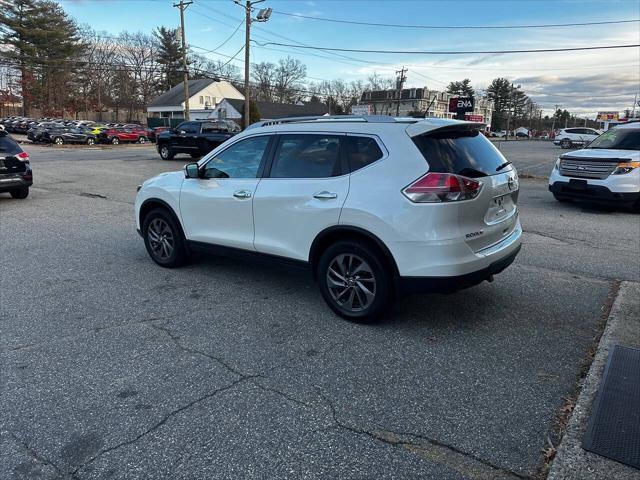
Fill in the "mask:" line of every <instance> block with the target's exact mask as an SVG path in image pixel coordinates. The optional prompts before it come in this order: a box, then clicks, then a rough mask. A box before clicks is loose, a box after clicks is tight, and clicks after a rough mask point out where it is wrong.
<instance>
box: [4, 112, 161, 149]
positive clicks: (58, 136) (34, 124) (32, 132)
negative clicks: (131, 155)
mask: <svg viewBox="0 0 640 480" xmlns="http://www.w3.org/2000/svg"><path fill="white" fill-rule="evenodd" d="M167 128H168V127H157V128H154V129H151V128H146V127H143V126H141V125H138V124H135V123H106V124H103V123H97V122H91V121H88V120H62V119H55V118H40V119H37V120H36V119H33V118H24V117H8V118H0V129H2V130H6V131H7V132H11V133H19V134H26V135H27V138H28V139H29V140H31V141H32V142H43V143H56V144H59V145H61V144H64V143H85V144H88V145H93V144H95V143H111V144H114V145H117V144H119V143H127V142H128V143H131V142H136V143H147V142H155V140H156V136H157V134H158V133H159V132H161V131H163V130H166V129H167Z"/></svg>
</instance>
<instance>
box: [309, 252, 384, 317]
mask: <svg viewBox="0 0 640 480" xmlns="http://www.w3.org/2000/svg"><path fill="white" fill-rule="evenodd" d="M378 258H379V255H376V254H375V253H374V252H372V251H371V249H370V248H369V247H368V246H366V245H364V244H361V243H359V242H355V241H341V242H337V243H335V244H333V245H331V246H330V247H329V248H327V250H325V252H324V253H323V254H322V256H321V257H320V261H319V262H318V270H317V278H318V282H319V286H320V292H321V293H322V296H323V297H324V300H325V301H326V302H327V304H328V305H329V307H330V308H331V309H332V310H333V311H334V312H335V313H337V314H338V315H340V316H341V317H343V318H346V319H347V320H351V321H354V322H371V321H374V320H376V319H377V318H378V317H379V316H380V315H381V314H382V313H384V311H385V310H387V309H388V308H389V307H390V305H391V300H392V293H391V275H390V274H389V272H388V271H387V269H386V268H385V266H384V265H383V264H382V263H381V262H380V261H379V259H378Z"/></svg>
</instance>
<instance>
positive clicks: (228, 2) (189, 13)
mask: <svg viewBox="0 0 640 480" xmlns="http://www.w3.org/2000/svg"><path fill="white" fill-rule="evenodd" d="M60 3H61V4H62V6H63V7H64V8H65V10H66V11H67V12H68V13H69V14H70V15H71V16H72V17H74V18H75V19H76V20H77V21H78V22H79V23H81V24H87V25H89V26H91V27H92V28H93V29H94V30H98V31H103V32H108V33H109V34H117V33H119V32H121V31H123V30H127V31H130V32H134V31H142V32H147V33H149V32H151V31H152V30H153V29H155V28H156V27H157V26H159V25H165V26H167V27H176V26H178V25H179V22H180V17H179V11H178V9H177V8H174V7H173V6H172V5H173V3H174V2H173V1H172V0H62V1H60ZM256 7H257V8H264V7H271V8H272V9H273V10H274V12H273V14H272V16H271V18H270V19H269V21H268V22H265V23H255V22H254V23H253V24H252V39H253V40H255V41H257V42H260V43H262V45H260V44H257V43H253V44H252V47H251V51H250V53H251V62H252V63H254V62H255V63H258V62H262V61H268V62H277V61H278V59H279V58H282V57H286V56H287V55H289V56H291V57H293V58H297V59H299V60H301V61H302V62H303V63H305V64H306V66H307V74H308V77H307V79H308V80H309V81H320V80H332V79H338V78H339V79H343V80H345V81H351V80H357V79H361V80H366V78H367V77H368V76H369V75H371V74H372V73H373V72H377V73H378V74H379V75H382V76H387V77H395V72H396V70H399V69H400V68H401V67H403V66H404V67H406V68H408V73H407V74H406V75H407V82H406V84H405V88H406V87H428V88H430V89H434V90H443V89H445V88H446V85H447V84H448V83H449V82H450V81H454V80H462V79H464V78H469V79H471V82H472V84H473V86H474V87H475V88H476V89H477V90H478V89H479V90H481V89H484V88H486V87H487V86H488V85H489V83H490V82H491V80H492V79H493V78H496V77H498V76H500V77H506V78H508V79H510V80H511V81H513V83H514V84H515V85H521V86H522V89H523V90H524V91H525V92H526V93H527V94H528V95H529V96H530V97H532V98H533V99H534V100H535V101H536V102H538V104H539V105H541V106H542V107H543V108H544V109H545V113H550V112H552V111H553V109H554V108H555V106H556V105H558V106H560V108H565V109H567V110H570V111H571V112H573V113H575V114H578V115H580V116H585V117H594V116H595V114H596V112H597V111H603V110H604V111H623V110H624V109H625V108H629V109H631V108H632V107H633V103H634V95H635V94H638V101H640V47H633V48H621V49H609V50H590V51H577V52H552V53H526V54H525V53H514V54H465V55H456V56H441V55H417V54H382V53H360V52H358V53H340V52H328V51H319V50H308V49H300V48H294V47H288V46H287V47H284V46H276V45H264V44H265V43H267V42H278V43H288V44H297V45H301V44H304V45H309V46H320V47H330V48H352V49H368V50H376V49H377V50H403V51H407V50H409V51H416V50H418V51H420V50H422V51H424V50H429V51H438V50H474V51H478V50H481V51H486V50H490V51H495V50H505V49H509V50H519V49H520V50H521V49H544V48H566V47H583V46H601V45H619V44H640V23H638V22H633V23H622V24H614V25H589V26H571V27H557V28H513V29H479V28H473V29H469V28H464V29H424V28H398V27H382V26H364V25H352V24H339V23H332V22H326V21H319V20H314V19H305V18H300V17H293V16H290V15H285V13H289V14H298V15H306V16H311V17H322V18H329V19H340V20H353V21H360V22H372V23H393V24H400V25H431V26H445V25H456V26H465V27H468V26H506V25H511V26H513V25H540V24H550V23H554V24H556V23H584V22H603V21H616V20H637V19H640V0H606V1H603V0H599V1H589V0H586V1H585V0H581V1H577V0H565V1H562V0H534V1H525V0H519V1H508V0H504V1H482V0H466V1H458V0H451V1H444V0H443V1H436V0H407V1H404V0H266V1H264V2H263V3H260V4H258V5H257V6H256ZM256 13H257V11H256ZM243 16H244V12H243V9H242V8H241V7H240V6H238V5H236V4H235V3H233V0H193V4H192V5H190V6H189V7H188V8H187V10H186V13H185V31H186V35H187V43H188V44H189V46H190V47H191V48H192V50H193V51H194V52H197V53H201V54H204V56H206V57H208V58H211V59H220V60H223V61H227V60H229V57H232V56H233V55H234V54H236V53H237V52H239V50H240V49H241V48H242V46H243V44H244V25H242V26H240V28H238V26H239V25H240V24H241V22H242V21H243V18H244V17H243ZM236 29H237V31H236ZM234 31H235V34H234V33H233V32H234ZM225 41H226V43H224V45H222V47H220V48H217V47H218V46H219V45H220V44H222V43H223V42H225ZM198 47H200V48H204V49H208V50H212V49H215V50H216V52H214V53H205V52H204V51H203V50H200V49H199V48H198ZM243 58H244V57H243V53H242V52H239V54H238V56H237V57H236V59H234V60H231V62H232V63H234V64H235V65H237V66H238V67H239V68H242V67H243ZM638 110H640V107H636V111H638Z"/></svg>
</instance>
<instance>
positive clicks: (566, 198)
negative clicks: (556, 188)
mask: <svg viewBox="0 0 640 480" xmlns="http://www.w3.org/2000/svg"><path fill="white" fill-rule="evenodd" d="M553 198H555V199H556V200H557V201H559V202H561V203H566V202H573V199H571V198H569V197H565V196H562V195H558V194H557V193H554V194H553Z"/></svg>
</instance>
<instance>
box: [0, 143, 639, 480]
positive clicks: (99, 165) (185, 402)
mask: <svg viewBox="0 0 640 480" xmlns="http://www.w3.org/2000/svg"><path fill="white" fill-rule="evenodd" d="M25 149H26V150H27V151H28V152H29V153H30V155H31V158H32V164H33V167H34V178H35V185H34V187H33V188H32V191H31V195H30V196H29V198H28V199H27V200H22V201H21V200H13V199H11V198H10V197H9V196H8V195H7V194H0V248H1V250H0V271H1V272H2V275H0V319H1V320H0V371H1V372H2V391H1V392H0V411H2V412H3V414H2V415H1V416H0V435H1V436H2V438H0V444H1V447H0V448H1V451H2V452H3V460H2V462H0V478H2V479H4V478H18V479H33V478H45V479H55V478H77V479H98V478H100V479H103V478H113V479H116V478H117V479H125V478H171V479H195V478H216V479H227V478H228V479H232V478H233V479H239V478H242V479H245V478H246V479H249V478H252V479H253V478H255V479H258V478H259V479H262V478H292V479H294V478H295V479H299V478H318V479H319V478H358V479H365V478H376V479H383V478H389V479H391V478H434V479H443V480H448V479H451V480H453V479H456V480H457V479H485V478H495V479H503V478H504V479H511V478H539V477H540V476H541V475H543V472H544V465H543V455H542V452H541V451H542V449H543V448H545V447H547V446H548V442H549V441H552V442H553V441H555V435H556V428H557V420H558V416H559V415H560V411H561V408H562V405H563V402H565V399H566V398H567V397H571V396H572V395H574V393H575V388H576V384H577V381H578V378H579V376H580V375H581V374H582V373H583V372H584V367H585V364H586V363H585V362H588V358H589V353H590V351H591V350H592V348H593V346H594V344H595V342H596V341H597V338H598V336H599V335H600V333H601V331H602V327H603V319H604V318H605V316H606V314H607V310H608V308H609V305H610V300H611V296H612V294H614V293H615V290H616V286H617V284H618V282H619V281H620V280H631V281H636V282H637V281H640V246H639V244H638V237H639V235H640V222H639V221H638V216H637V215H635V214H633V213H630V212H626V211H617V210H611V209H606V208H597V207H592V206H588V205H583V204H572V203H569V204H560V203H558V202H556V201H555V200H554V199H553V197H552V196H551V195H550V193H549V192H548V191H547V185H546V182H545V180H544V179H541V178H523V179H522V181H521V194H520V200H519V205H520V209H521V221H522V224H523V228H524V231H525V236H524V245H523V249H522V252H521V254H520V255H519V257H518V258H517V259H516V262H515V263H514V264H513V265H512V266H511V267H510V268H509V269H507V270H506V271H505V272H503V273H502V274H500V275H499V276H497V277H496V280H495V282H493V283H491V284H489V283H484V284H482V285H479V286H477V287H474V288H472V289H469V290H466V291H463V292H460V293H456V294H452V295H420V296H413V297H410V298H408V299H406V300H404V301H403V302H402V303H401V304H400V305H398V307H397V308H396V309H395V311H394V312H393V313H392V314H391V315H390V316H389V318H387V319H385V320H384V321H382V322H380V323H378V324H376V325H369V326H367V325H364V326H363V325H355V324H351V323H348V322H345V321H343V320H341V319H339V318H337V317H336V316H334V315H333V314H332V313H331V312H330V310H329V309H328V308H327V307H326V306H325V305H324V302H323V300H322V298H321V296H320V294H319V292H318V291H317V289H316V287H315V285H314V283H313V281H312V280H311V279H310V278H309V277H308V276H307V275H306V274H305V273H303V272H297V271H290V270H287V269H285V268H282V267H277V266H270V265H262V264H260V265H256V264H251V263H239V262H237V261H231V260H227V259H224V258H216V257H198V258H197V259H196V261H195V262H193V263H192V264H191V265H189V266H187V267H185V268H181V269H177V270H164V269H161V268H160V267H158V266H157V265H155V264H154V263H153V262H152V261H151V260H150V259H149V258H148V256H147V254H146V252H145V249H144V246H143V243H142V241H141V239H140V238H139V237H138V235H137V234H136V232H135V222H134V212H133V201H134V196H135V187H136V185H137V184H139V183H141V181H142V180H144V179H146V178H148V177H150V176H152V175H155V174H157V173H159V172H162V171H168V170H175V169H178V168H180V167H181V166H182V165H183V164H184V163H186V162H187V161H188V157H184V158H178V159H176V160H174V161H171V162H164V161H162V160H160V159H159V157H158V156H157V154H156V153H155V150H154V149H153V147H151V146H144V147H126V146H121V147H119V148H117V149H100V148H74V149H61V148H55V147H41V146H30V145H26V146H25ZM501 149H502V150H503V152H504V153H505V155H506V156H507V158H508V159H509V160H511V161H513V162H514V164H515V165H516V166H517V168H518V169H519V171H520V172H521V173H525V174H528V175H532V176H536V175H546V174H547V173H548V172H549V171H550V170H551V168H552V166H553V162H555V158H556V157H557V155H558V153H559V152H561V150H560V149H559V148H558V147H554V146H553V145H551V144H550V143H548V142H509V143H506V144H505V143H503V144H502V145H501Z"/></svg>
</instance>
